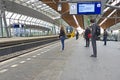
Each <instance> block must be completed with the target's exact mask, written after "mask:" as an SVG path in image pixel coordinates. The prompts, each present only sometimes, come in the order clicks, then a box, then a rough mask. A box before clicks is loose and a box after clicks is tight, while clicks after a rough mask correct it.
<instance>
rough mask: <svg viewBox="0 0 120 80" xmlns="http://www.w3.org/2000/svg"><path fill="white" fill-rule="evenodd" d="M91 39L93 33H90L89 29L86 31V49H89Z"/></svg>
mask: <svg viewBox="0 0 120 80" xmlns="http://www.w3.org/2000/svg"><path fill="white" fill-rule="evenodd" d="M90 38H91V31H90V28H89V27H87V28H86V29H85V40H86V45H85V47H89V45H90Z"/></svg>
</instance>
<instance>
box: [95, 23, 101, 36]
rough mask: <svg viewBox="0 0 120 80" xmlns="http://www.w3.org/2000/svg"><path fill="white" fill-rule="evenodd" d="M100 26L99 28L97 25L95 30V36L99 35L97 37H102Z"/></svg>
mask: <svg viewBox="0 0 120 80" xmlns="http://www.w3.org/2000/svg"><path fill="white" fill-rule="evenodd" d="M100 32H101V31H100V26H98V25H96V30H95V34H96V35H97V36H99V35H100Z"/></svg>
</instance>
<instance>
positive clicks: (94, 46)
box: [90, 19, 97, 57]
mask: <svg viewBox="0 0 120 80" xmlns="http://www.w3.org/2000/svg"><path fill="white" fill-rule="evenodd" d="M90 22H91V26H90V27H91V29H92V31H91V34H92V37H91V42H92V47H93V54H92V55H91V57H97V45H96V39H97V34H96V28H97V24H96V23H95V19H91V20H90Z"/></svg>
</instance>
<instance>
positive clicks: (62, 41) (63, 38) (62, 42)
mask: <svg viewBox="0 0 120 80" xmlns="http://www.w3.org/2000/svg"><path fill="white" fill-rule="evenodd" d="M60 40H61V44H62V50H64V40H65V37H64V36H61V37H60Z"/></svg>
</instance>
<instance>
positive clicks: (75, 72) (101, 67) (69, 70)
mask: <svg viewBox="0 0 120 80" xmlns="http://www.w3.org/2000/svg"><path fill="white" fill-rule="evenodd" d="M70 45H72V46H73V49H69V50H70V52H72V55H71V56H70V58H69V60H68V61H67V63H66V66H65V68H64V71H63V74H62V75H61V79H60V80H119V79H120V64H119V61H120V42H114V41H108V43H107V46H104V45H103V42H102V41H97V50H98V57H97V58H93V57H90V55H91V54H92V47H91V46H90V47H89V48H86V47H84V46H85V41H83V39H81V40H78V41H74V40H72V43H70Z"/></svg>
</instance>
